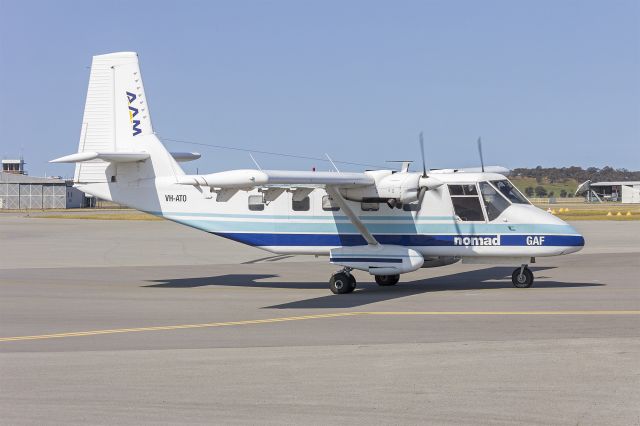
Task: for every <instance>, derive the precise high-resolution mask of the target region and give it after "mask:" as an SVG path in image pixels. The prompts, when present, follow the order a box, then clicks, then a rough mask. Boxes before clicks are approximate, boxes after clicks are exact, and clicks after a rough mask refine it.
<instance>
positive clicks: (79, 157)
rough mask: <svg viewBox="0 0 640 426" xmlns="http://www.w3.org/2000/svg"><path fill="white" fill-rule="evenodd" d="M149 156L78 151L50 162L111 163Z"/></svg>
mask: <svg viewBox="0 0 640 426" xmlns="http://www.w3.org/2000/svg"><path fill="white" fill-rule="evenodd" d="M148 158H149V154H148V153H146V152H95V151H85V152H77V153H75V154H71V155H65V156H64V157H60V158H56V159H55V160H51V161H49V162H50V163H82V162H83V161H91V160H102V161H106V162H109V163H132V162H135V161H144V160H146V159H148Z"/></svg>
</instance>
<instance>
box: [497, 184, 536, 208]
mask: <svg viewBox="0 0 640 426" xmlns="http://www.w3.org/2000/svg"><path fill="white" fill-rule="evenodd" d="M491 183H492V184H493V186H495V187H496V188H497V189H498V191H500V193H501V194H503V195H504V196H505V197H507V199H509V201H511V202H512V203H515V204H529V201H528V200H527V199H526V197H525V196H524V195H522V193H521V192H520V191H518V189H517V188H516V187H515V186H513V185H512V184H511V182H509V181H508V180H506V179H505V180H492V181H491Z"/></svg>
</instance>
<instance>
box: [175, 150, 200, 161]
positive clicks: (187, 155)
mask: <svg viewBox="0 0 640 426" xmlns="http://www.w3.org/2000/svg"><path fill="white" fill-rule="evenodd" d="M171 156H172V157H173V159H174V160H176V161H177V162H178V163H186V162H187V161H194V160H197V159H198V158H200V157H202V155H200V153H199V152H172V153H171Z"/></svg>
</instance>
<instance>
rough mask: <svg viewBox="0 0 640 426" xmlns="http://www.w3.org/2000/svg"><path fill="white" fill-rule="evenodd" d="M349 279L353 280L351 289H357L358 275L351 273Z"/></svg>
mask: <svg viewBox="0 0 640 426" xmlns="http://www.w3.org/2000/svg"><path fill="white" fill-rule="evenodd" d="M349 279H350V280H351V289H352V290H351V291H353V290H355V289H356V286H357V285H358V282H357V281H356V277H354V276H353V274H349Z"/></svg>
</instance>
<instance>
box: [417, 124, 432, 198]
mask: <svg viewBox="0 0 640 426" xmlns="http://www.w3.org/2000/svg"><path fill="white" fill-rule="evenodd" d="M418 140H419V141H420V154H421V155H422V177H421V178H420V179H419V180H418V188H419V190H418V210H420V209H421V208H422V199H423V198H424V194H425V193H426V192H427V190H428V189H429V187H428V184H427V182H425V181H426V180H427V179H429V176H428V175H427V162H426V160H425V157H424V135H423V134H422V132H420V135H419V137H418Z"/></svg>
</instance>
